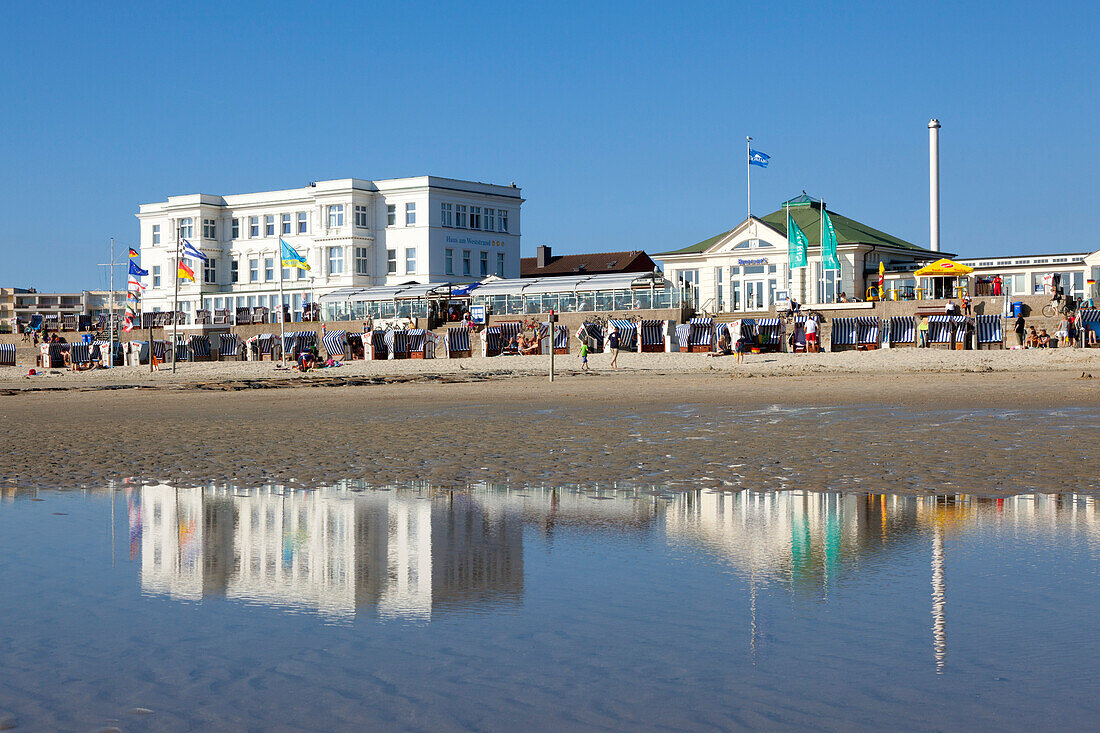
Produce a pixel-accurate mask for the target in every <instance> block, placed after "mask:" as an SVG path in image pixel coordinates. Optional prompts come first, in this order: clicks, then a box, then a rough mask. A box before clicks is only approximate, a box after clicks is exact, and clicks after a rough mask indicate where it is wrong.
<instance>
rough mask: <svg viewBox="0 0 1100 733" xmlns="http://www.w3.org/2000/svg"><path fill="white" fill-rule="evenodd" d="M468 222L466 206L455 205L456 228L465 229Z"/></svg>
mask: <svg viewBox="0 0 1100 733" xmlns="http://www.w3.org/2000/svg"><path fill="white" fill-rule="evenodd" d="M466 222H467V219H466V204H455V227H456V228H458V229H465V228H466Z"/></svg>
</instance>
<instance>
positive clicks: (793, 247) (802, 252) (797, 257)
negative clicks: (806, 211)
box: [787, 213, 810, 270]
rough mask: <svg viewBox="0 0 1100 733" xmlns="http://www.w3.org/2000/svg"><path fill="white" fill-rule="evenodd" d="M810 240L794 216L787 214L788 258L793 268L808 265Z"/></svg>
mask: <svg viewBox="0 0 1100 733" xmlns="http://www.w3.org/2000/svg"><path fill="white" fill-rule="evenodd" d="M809 246H810V242H809V240H807V239H806V235H805V234H804V233H803V232H802V230H801V229H799V228H798V225H797V224H795V223H794V217H793V216H791V215H790V213H788V214H787V259H788V261H789V262H790V268H791V269H792V270H794V269H796V268H799V267H805V266H806V259H807V256H806V250H807V249H808V248H809Z"/></svg>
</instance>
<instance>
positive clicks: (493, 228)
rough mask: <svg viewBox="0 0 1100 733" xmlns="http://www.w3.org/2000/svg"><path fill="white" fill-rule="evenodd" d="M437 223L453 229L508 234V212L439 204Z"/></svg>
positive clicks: (444, 202) (463, 205) (505, 210)
mask: <svg viewBox="0 0 1100 733" xmlns="http://www.w3.org/2000/svg"><path fill="white" fill-rule="evenodd" d="M439 223H440V225H442V226H445V227H454V228H455V229H476V230H478V231H482V232H504V233H506V234H507V232H508V210H507V209H492V208H489V207H485V208H484V209H482V207H480V206H467V205H466V204H451V203H448V202H446V201H443V202H441V203H440V204H439Z"/></svg>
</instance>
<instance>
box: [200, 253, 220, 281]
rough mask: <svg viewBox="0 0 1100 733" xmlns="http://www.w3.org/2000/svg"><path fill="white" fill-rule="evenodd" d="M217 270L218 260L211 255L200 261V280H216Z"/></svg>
mask: <svg viewBox="0 0 1100 733" xmlns="http://www.w3.org/2000/svg"><path fill="white" fill-rule="evenodd" d="M217 271H218V261H217V260H216V259H214V258H213V257H210V258H208V259H207V260H206V262H204V263H202V281H203V282H204V283H214V282H217V281H218V278H217V274H216V273H217Z"/></svg>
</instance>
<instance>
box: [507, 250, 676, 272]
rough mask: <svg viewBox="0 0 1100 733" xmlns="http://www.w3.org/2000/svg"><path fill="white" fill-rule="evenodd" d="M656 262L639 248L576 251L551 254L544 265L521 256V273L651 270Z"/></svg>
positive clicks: (536, 258) (534, 259)
mask: <svg viewBox="0 0 1100 733" xmlns="http://www.w3.org/2000/svg"><path fill="white" fill-rule="evenodd" d="M656 266H657V263H655V262H654V261H653V260H652V259H650V257H649V255H647V254H646V253H645V252H643V251H641V250H634V251H632V252H593V253H591V254H579V255H551V257H550V261H549V262H548V263H547V264H546V267H539V260H538V257H522V258H520V261H519V273H520V277H548V276H553V275H584V274H587V275H598V274H600V273H608V272H652V271H653V269H654V268H655V267H656Z"/></svg>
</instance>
